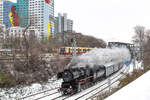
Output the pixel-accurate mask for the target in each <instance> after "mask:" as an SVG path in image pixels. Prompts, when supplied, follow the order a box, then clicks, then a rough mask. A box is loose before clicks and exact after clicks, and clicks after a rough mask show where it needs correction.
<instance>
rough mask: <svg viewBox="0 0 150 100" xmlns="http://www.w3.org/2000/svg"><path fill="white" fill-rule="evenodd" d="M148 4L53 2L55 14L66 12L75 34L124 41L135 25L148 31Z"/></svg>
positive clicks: (133, 0) (137, 0)
mask: <svg viewBox="0 0 150 100" xmlns="http://www.w3.org/2000/svg"><path fill="white" fill-rule="evenodd" d="M149 4H150V1H149V0H55V15H57V13H58V12H61V13H64V12H65V13H68V18H70V19H73V20H74V30H75V31H77V32H81V33H84V34H88V35H93V36H96V37H98V38H102V39H104V40H106V41H125V42H128V40H131V37H132V36H133V34H134V30H133V27H134V26H135V25H143V26H145V27H147V28H150V11H149V10H150V6H149ZM129 42H130V41H129Z"/></svg>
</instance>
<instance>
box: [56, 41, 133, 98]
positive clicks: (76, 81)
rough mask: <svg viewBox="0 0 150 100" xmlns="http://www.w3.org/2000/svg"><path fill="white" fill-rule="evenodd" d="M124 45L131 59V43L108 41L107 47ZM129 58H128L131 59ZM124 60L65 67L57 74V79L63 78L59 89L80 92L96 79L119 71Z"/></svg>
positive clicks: (67, 91)
mask: <svg viewBox="0 0 150 100" xmlns="http://www.w3.org/2000/svg"><path fill="white" fill-rule="evenodd" d="M114 46H115V47H126V48H127V49H129V51H130V55H131V59H132V56H133V51H132V48H133V44H128V43H120V42H109V43H108V47H109V48H113V47H114ZM131 59H130V60H131ZM124 63H125V62H109V63H106V64H103V65H98V64H94V65H93V66H92V67H91V66H89V65H88V64H87V65H86V66H84V67H75V68H71V67H69V68H67V69H65V70H64V71H63V72H60V73H58V74H57V77H58V79H63V82H62V85H61V88H60V91H61V92H62V93H63V94H64V95H67V94H71V95H72V94H75V93H77V92H80V91H82V90H84V89H86V88H88V87H90V86H92V85H93V84H95V83H96V82H97V81H99V80H102V79H105V78H107V77H109V76H111V75H112V74H114V73H115V72H117V71H119V70H120V69H121V68H122V67H123V65H124Z"/></svg>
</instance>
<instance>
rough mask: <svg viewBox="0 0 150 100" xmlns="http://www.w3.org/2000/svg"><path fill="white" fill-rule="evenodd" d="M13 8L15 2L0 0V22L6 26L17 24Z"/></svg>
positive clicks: (16, 15)
mask: <svg viewBox="0 0 150 100" xmlns="http://www.w3.org/2000/svg"><path fill="white" fill-rule="evenodd" d="M15 8H16V4H15V3H12V2H10V1H8V0H3V1H1V2H0V24H4V25H5V27H6V28H9V27H11V26H18V25H19V24H18V14H17V13H16V9H15Z"/></svg>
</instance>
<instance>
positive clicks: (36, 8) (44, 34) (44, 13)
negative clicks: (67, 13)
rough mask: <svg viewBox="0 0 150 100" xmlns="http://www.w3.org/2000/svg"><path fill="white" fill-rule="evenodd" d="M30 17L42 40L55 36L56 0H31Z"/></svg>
mask: <svg viewBox="0 0 150 100" xmlns="http://www.w3.org/2000/svg"><path fill="white" fill-rule="evenodd" d="M29 17H30V21H31V22H33V25H32V26H33V27H34V28H35V29H38V31H39V32H40V33H41V39H42V40H49V39H50V37H53V36H54V0H30V1H29Z"/></svg>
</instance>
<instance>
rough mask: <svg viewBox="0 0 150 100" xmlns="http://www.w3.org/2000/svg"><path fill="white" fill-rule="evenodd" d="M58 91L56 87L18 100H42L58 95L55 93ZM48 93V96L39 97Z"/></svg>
mask: <svg viewBox="0 0 150 100" xmlns="http://www.w3.org/2000/svg"><path fill="white" fill-rule="evenodd" d="M58 89H59V87H56V88H53V89H48V90H45V91H42V92H38V93H35V94H32V95H29V96H26V97H23V98H19V99H18V100H38V99H41V98H44V97H46V96H50V95H53V94H56V93H58V91H57V90H58ZM48 92H49V94H48V95H44V96H39V95H42V94H47V93H48Z"/></svg>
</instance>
